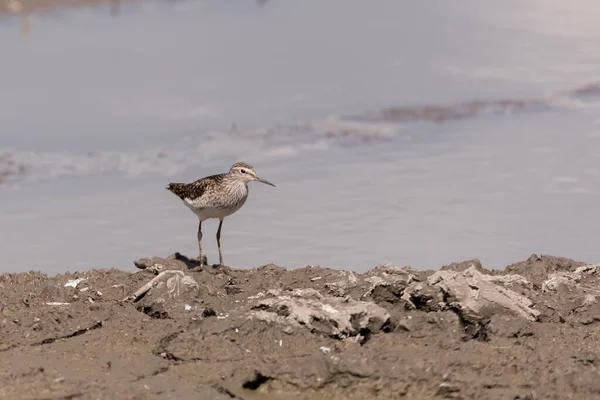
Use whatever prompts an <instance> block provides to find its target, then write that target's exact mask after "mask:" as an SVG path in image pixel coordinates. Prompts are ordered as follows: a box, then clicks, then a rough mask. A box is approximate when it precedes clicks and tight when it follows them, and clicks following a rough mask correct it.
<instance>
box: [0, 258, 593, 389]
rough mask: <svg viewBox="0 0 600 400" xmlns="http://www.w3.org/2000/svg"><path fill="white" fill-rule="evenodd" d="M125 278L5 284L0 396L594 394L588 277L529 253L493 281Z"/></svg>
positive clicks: (195, 273)
mask: <svg viewBox="0 0 600 400" xmlns="http://www.w3.org/2000/svg"><path fill="white" fill-rule="evenodd" d="M135 265H136V266H137V267H138V269H139V270H138V271H136V272H133V273H131V272H124V271H120V270H115V269H110V270H92V271H88V272H84V273H67V274H62V275H57V276H54V277H48V276H46V275H44V274H41V273H38V272H29V273H18V274H17V273H14V274H10V273H9V274H2V275H0V332H1V333H2V334H1V335H0V357H1V359H2V363H0V398H3V399H75V398H77V399H114V398H120V399H153V398H156V399H159V398H160V399H165V398H167V399H168V398H172V399H188V398H189V399H191V398H211V399H232V398H233V399H258V398H261V399H262V398H264V399H284V398H285V399H315V398H345V399H373V398H381V399H389V398H409V399H434V398H436V399H439V398H452V399H472V398H477V399H538V398H544V399H554V398H556V399H559V398H560V399H568V398H577V399H587V398H597V396H598V395H599V394H600V380H598V379H597V378H598V372H599V367H600V343H599V338H600V335H598V323H599V322H600V305H599V304H598V301H597V295H598V294H599V292H600V286H599V283H600V279H599V278H600V266H598V265H588V264H585V263H583V262H577V261H573V260H570V259H567V258H560V257H552V256H536V255H532V256H531V257H530V258H529V259H528V260H525V261H523V262H520V263H517V264H514V265H510V266H508V267H507V268H506V269H504V270H494V271H489V270H486V269H485V268H483V267H482V266H481V264H480V263H479V261H477V260H469V261H465V262H461V263H455V264H449V265H446V266H444V267H442V268H441V269H439V270H436V271H433V270H430V271H419V270H413V269H411V268H409V267H405V268H399V267H396V266H392V265H379V266H376V267H374V268H372V269H371V270H369V271H368V272H366V273H363V274H358V273H353V272H350V271H342V270H333V269H325V268H320V267H313V266H309V267H306V268H303V269H298V270H286V269H284V268H281V267H278V266H275V265H265V266H261V267H259V268H255V269H252V270H235V269H231V268H228V267H223V268H218V267H208V268H207V267H204V268H198V267H197V266H196V265H195V262H194V261H193V260H191V259H188V258H186V257H185V256H182V255H180V254H175V255H172V256H170V257H167V258H156V257H155V258H148V259H141V260H137V261H136V262H135ZM148 283H152V285H148ZM144 286H146V288H145V289H144ZM148 288H149V290H146V289H148Z"/></svg>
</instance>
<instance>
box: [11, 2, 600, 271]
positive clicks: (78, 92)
mask: <svg viewBox="0 0 600 400" xmlns="http://www.w3.org/2000/svg"><path fill="white" fill-rule="evenodd" d="M598 21H600V5H599V4H598V2H597V0H575V1H572V2H565V1H564V0H560V1H559V0H525V1H524V0H506V1H503V2H482V1H480V0H456V1H452V2H449V1H446V0H430V1H427V2H414V1H408V0H370V1H359V0H302V1H292V0H271V1H255V0H243V1H233V2H225V1H216V0H187V1H183V0H180V1H174V0H172V1H149V0H146V1H137V2H136V1H134V0H131V1H120V2H118V1H101V0H70V1H69V0H62V1H61V0H54V1H51V0H9V1H8V2H6V4H5V5H4V4H2V5H0V52H1V56H0V60H1V61H0V65H1V67H0V121H1V123H0V272H19V271H27V270H41V271H43V272H46V273H48V274H56V273H60V272H64V271H67V270H68V271H71V272H73V271H76V270H78V271H83V270H86V269H90V268H112V267H115V268H120V269H127V270H129V269H134V267H133V263H132V261H133V260H134V259H137V258H140V257H150V256H161V257H166V256H168V255H169V254H172V253H174V252H176V251H179V252H181V253H184V254H187V255H190V256H195V255H196V253H197V242H196V229H197V219H196V217H195V216H194V215H193V214H192V213H191V212H190V211H189V210H188V209H187V208H186V207H184V205H183V204H182V203H181V201H180V200H179V199H178V198H177V197H176V196H174V195H173V194H171V193H169V192H167V191H166V190H165V186H166V185H167V184H168V183H169V182H190V181H193V180H195V179H197V178H200V177H204V176H206V175H210V174H214V173H220V172H226V171H227V170H228V169H229V167H230V165H231V164H232V163H233V162H235V161H246V162H249V163H252V164H253V165H254V166H255V167H256V169H257V171H258V173H259V174H260V175H261V176H263V177H264V178H266V179H268V180H270V181H272V182H274V183H275V184H276V185H277V187H276V188H272V187H269V186H265V185H260V184H251V187H250V191H251V193H250V197H249V200H248V202H247V203H246V205H245V206H244V207H243V208H242V209H241V210H240V211H239V212H238V213H236V214H234V215H233V216H232V217H229V218H227V219H226V220H225V222H224V225H223V236H222V245H223V251H224V257H225V262H226V264H228V265H230V266H232V267H236V268H250V267H256V266H260V265H263V264H267V263H271V262H272V263H275V264H278V265H281V266H284V267H287V268H297V267H303V266H306V265H321V266H323V267H331V268H346V269H353V270H356V271H364V270H366V269H367V268H370V267H372V266H374V265H376V264H379V263H394V264H396V265H401V266H402V265H411V266H412V267H413V268H418V269H421V268H438V267H440V266H441V265H444V264H447V263H450V262H454V261H461V260H464V259H469V258H479V259H480V260H481V261H482V262H483V264H484V265H485V266H486V267H489V268H500V267H504V266H505V265H507V264H510V263H512V262H516V261H519V260H522V259H525V258H527V257H528V256H529V255H530V254H531V253H537V254H552V255H559V256H567V257H571V258H575V259H577V260H580V261H587V262H597V261H599V260H600V246H597V229H596V227H597V223H598V221H600V208H599V207H598V204H599V201H600V165H599V161H600V108H599V106H600V41H599V40H598V38H599V37H600V23H598ZM217 225H218V221H216V220H211V221H207V222H206V223H205V224H203V228H204V238H205V239H204V243H205V249H206V251H207V253H208V258H209V262H215V261H217V247H216V240H215V237H214V235H215V233H216V229H217Z"/></svg>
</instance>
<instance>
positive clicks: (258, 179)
mask: <svg viewBox="0 0 600 400" xmlns="http://www.w3.org/2000/svg"><path fill="white" fill-rule="evenodd" d="M256 180H257V181H259V182H262V183H266V184H267V185H271V186H273V187H275V185H273V184H272V183H271V182H269V181H268V180H266V179H263V178H259V177H258V176H257V177H256Z"/></svg>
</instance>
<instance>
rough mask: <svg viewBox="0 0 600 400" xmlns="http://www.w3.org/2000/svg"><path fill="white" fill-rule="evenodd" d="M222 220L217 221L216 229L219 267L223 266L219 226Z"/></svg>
mask: <svg viewBox="0 0 600 400" xmlns="http://www.w3.org/2000/svg"><path fill="white" fill-rule="evenodd" d="M222 225H223V220H219V229H217V247H218V248H219V265H221V266H223V254H221V226H222Z"/></svg>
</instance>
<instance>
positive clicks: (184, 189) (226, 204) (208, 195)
mask: <svg viewBox="0 0 600 400" xmlns="http://www.w3.org/2000/svg"><path fill="white" fill-rule="evenodd" d="M251 181H258V182H262V183H265V184H267V185H271V186H273V187H274V186H275V185H273V184H272V183H271V182H269V181H267V180H264V179H262V178H260V177H259V176H258V175H257V174H256V170H255V169H254V167H253V166H251V165H250V164H246V163H243V162H237V163H235V164H233V165H232V166H231V168H230V169H229V172H227V173H225V174H218V175H211V176H207V177H205V178H201V179H198V180H197V181H194V182H192V183H169V186H167V188H166V189H167V190H169V191H171V192H172V193H174V194H175V195H177V196H178V197H179V198H180V199H181V200H183V204H185V205H186V206H187V207H188V208H189V209H190V210H192V212H193V213H194V214H196V215H197V216H198V249H199V251H200V254H199V256H198V260H199V261H200V265H201V266H202V265H205V264H206V261H205V260H206V257H203V255H202V221H205V220H207V219H209V218H218V219H219V229H217V246H218V247H219V265H221V266H223V255H222V253H221V227H222V226H223V219H225V217H227V216H229V215H231V214H233V213H234V212H236V211H237V210H239V209H240V208H241V207H242V206H243V205H244V203H245V202H246V199H247V198H248V182H251Z"/></svg>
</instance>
